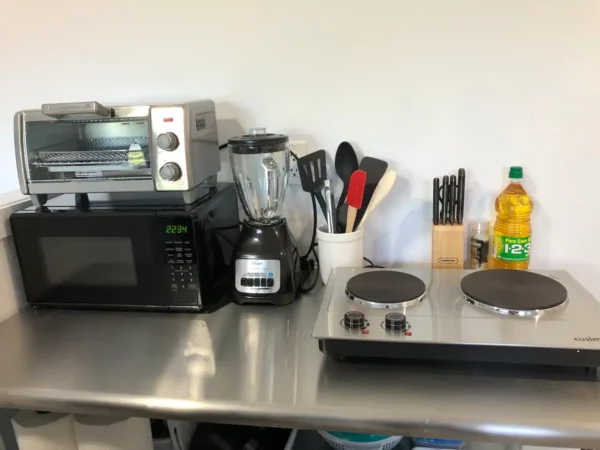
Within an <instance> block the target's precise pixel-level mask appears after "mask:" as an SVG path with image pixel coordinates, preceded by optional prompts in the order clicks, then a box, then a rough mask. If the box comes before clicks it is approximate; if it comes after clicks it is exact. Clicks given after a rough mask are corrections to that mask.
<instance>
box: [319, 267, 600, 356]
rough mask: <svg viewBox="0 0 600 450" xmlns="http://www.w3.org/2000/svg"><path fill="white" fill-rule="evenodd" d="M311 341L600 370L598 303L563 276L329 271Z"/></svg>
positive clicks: (367, 350)
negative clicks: (313, 338) (599, 367)
mask: <svg viewBox="0 0 600 450" xmlns="http://www.w3.org/2000/svg"><path fill="white" fill-rule="evenodd" d="M313 337H315V338H316V339H318V341H319V346H320V348H321V351H323V352H324V353H326V354H330V355H334V356H338V357H379V358H403V359H429V360H449V361H483V362H506V363H525V364H549V365H563V366H583V367H597V366H600V304H599V303H598V302H597V301H596V300H595V299H594V298H593V297H592V296H591V295H590V294H589V293H588V292H587V291H586V290H585V289H584V288H583V287H582V286H581V285H580V284H579V283H578V282H577V281H575V280H574V279H573V278H572V277H571V276H570V275H569V274H568V273H567V272H565V271H540V272H530V271H516V270H487V271H479V272H472V271H466V270H465V271H461V270H422V271H413V270H408V271H400V270H386V269H383V270H379V269H350V268H342V269H335V270H334V271H333V273H332V274H331V276H330V278H329V282H328V285H327V287H326V290H325V294H324V298H323V303H322V305H321V310H320V311H319V315H318V317H317V321H316V323H315V328H314V331H313Z"/></svg>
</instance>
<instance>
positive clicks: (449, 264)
mask: <svg viewBox="0 0 600 450" xmlns="http://www.w3.org/2000/svg"><path fill="white" fill-rule="evenodd" d="M431 239H432V243H431V266H432V267H433V268H434V269H463V268H464V264H465V229H464V227H463V226H462V225H434V226H433V232H432V237H431Z"/></svg>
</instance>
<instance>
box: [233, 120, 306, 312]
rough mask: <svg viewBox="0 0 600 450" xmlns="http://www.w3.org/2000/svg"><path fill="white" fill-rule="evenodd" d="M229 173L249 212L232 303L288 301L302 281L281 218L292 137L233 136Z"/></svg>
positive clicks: (240, 241)
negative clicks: (231, 174)
mask: <svg viewBox="0 0 600 450" xmlns="http://www.w3.org/2000/svg"><path fill="white" fill-rule="evenodd" d="M229 152H230V153H229V155H230V160H231V171H232V173H233V180H234V184H235V189H236V191H237V194H238V197H239V199H240V201H241V203H242V206H243V208H244V211H245V212H246V215H247V216H248V217H247V219H246V220H244V222H243V223H242V228H241V232H240V236H239V239H238V241H237V244H236V248H235V253H234V259H235V288H234V301H235V302H236V303H239V304H244V303H264V304H271V305H286V304H288V303H291V302H292V301H293V300H294V299H295V298H296V294H297V293H298V290H299V287H300V284H301V280H300V278H301V269H300V255H299V254H298V248H297V247H296V243H295V240H294V237H293V236H292V233H291V232H290V230H289V228H288V225H287V222H286V220H285V218H284V217H283V200H284V198H285V190H286V188H287V184H288V171H289V167H290V147H289V138H288V137H287V136H285V135H283V134H271V133H266V130H265V129H264V128H253V129H251V130H250V132H249V133H248V134H247V135H243V136H238V137H234V138H232V139H229Z"/></svg>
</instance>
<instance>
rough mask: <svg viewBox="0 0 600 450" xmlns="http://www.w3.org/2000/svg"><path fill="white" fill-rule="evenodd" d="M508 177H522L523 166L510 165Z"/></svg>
mask: <svg viewBox="0 0 600 450" xmlns="http://www.w3.org/2000/svg"><path fill="white" fill-rule="evenodd" d="M508 178H517V179H520V178H523V168H522V167H521V166H511V168H510V171H509V172H508Z"/></svg>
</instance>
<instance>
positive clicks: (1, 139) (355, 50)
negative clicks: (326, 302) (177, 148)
mask: <svg viewBox="0 0 600 450" xmlns="http://www.w3.org/2000/svg"><path fill="white" fill-rule="evenodd" d="M2 9H3V18H4V20H3V25H2V27H0V45H1V49H0V50H1V52H0V58H1V60H0V61H1V62H0V89H1V96H0V99H1V101H0V163H2V168H3V172H2V174H3V176H2V179H1V180H0V190H9V189H14V188H15V187H16V186H17V178H16V172H15V169H14V155H13V138H12V116H13V114H14V112H15V111H17V110H19V109H24V108H38V107H39V105H40V104H41V103H45V102H64V101H82V100H98V101H100V102H102V103H105V104H109V105H110V104H127V103H130V104H131V103H133V104H136V103H150V102H161V101H181V100H190V99H198V98H212V99H214V100H215V101H216V102H217V116H218V118H219V119H220V120H221V129H220V132H221V139H222V141H223V142H224V141H225V140H226V138H228V137H230V136H228V135H227V134H228V133H231V132H233V131H234V130H236V127H241V128H244V129H245V128H248V127H251V126H267V127H268V129H269V130H271V131H273V132H280V133H286V134H289V135H290V136H291V137H292V138H295V139H306V140H308V142H309V148H310V149H311V150H316V149H319V148H325V149H326V150H328V152H329V153H330V155H333V154H334V152H335V149H336V148H337V145H338V144H339V142H340V141H342V140H348V141H350V142H351V143H352V144H353V145H355V148H357V149H358V150H359V152H360V153H361V154H362V155H367V154H368V155H371V156H376V157H380V158H384V159H386V160H388V161H389V163H390V166H391V167H392V168H394V169H395V170H397V172H398V176H399V178H398V181H397V183H396V186H395V188H394V190H393V191H392V193H391V194H390V197H389V198H388V199H387V200H386V201H385V203H384V204H382V206H381V207H380V209H379V211H378V212H377V213H376V214H375V215H374V216H373V217H372V219H371V220H370V222H369V223H368V225H367V228H366V237H365V240H366V244H365V255H366V256H370V257H372V258H373V259H374V260H376V261H378V262H380V263H383V264H392V263H394V264H397V263H403V262H421V261H426V260H428V258H429V254H430V251H431V240H430V233H431V227H430V225H431V221H430V216H431V214H430V211H431V179H432V178H433V177H434V176H442V175H444V174H449V173H452V172H456V170H457V169H458V168H459V167H465V168H466V170H467V176H468V195H467V201H468V205H467V217H468V218H478V217H485V218H491V217H492V204H493V199H494V198H495V196H496V195H497V193H498V192H499V191H500V190H501V189H502V188H503V187H504V185H505V184H506V182H507V179H506V174H507V171H508V166H510V165H523V166H524V169H525V175H526V187H527V189H528V190H529V192H530V193H531V195H532V196H533V198H534V200H535V205H536V206H535V213H534V218H533V225H534V234H533V257H532V262H533V263H532V265H533V266H534V267H544V268H546V267H552V268H566V269H568V270H570V271H571V272H572V273H573V274H574V275H575V276H576V277H577V278H578V279H579V280H580V281H582V282H583V283H584V284H585V285H586V287H587V288H588V289H590V290H591V291H593V292H594V293H595V295H596V296H597V297H599V298H600V285H598V284H597V282H596V281H597V280H596V278H597V277H598V275H600V270H599V269H600V262H599V261H598V256H599V254H600V243H599V238H598V235H597V230H598V228H599V225H600V212H599V208H598V196H599V194H598V186H599V185H600V179H598V177H597V174H598V172H599V170H600V153H599V150H598V147H599V145H600V25H599V24H600V2H598V1H596V0H505V1H502V2H498V1H492V0H453V1H450V0H447V1H441V0H414V1H402V0H370V1H367V2H364V1H354V0H327V1H323V0H303V1H293V2H292V1H288V0H254V1H243V0H218V1H215V0H211V1H208V0H195V1H191V0H190V1H187V0H171V1H157V0H118V1H117V0H102V1H94V2H89V1H87V2H85V1H81V0H56V1H52V2H42V1H39V0H20V1H18V2H17V1H12V2H4V4H3V7H2ZM232 124H233V125H232ZM234 125H235V126H234ZM223 156H224V159H225V156H226V155H223ZM332 167H333V166H331V169H332ZM228 171H229V168H228V166H224V168H223V171H222V178H223V179H227V178H230V174H229V173H228ZM308 205H309V202H308V201H307V196H306V195H305V194H304V193H302V192H301V191H300V190H299V188H298V187H292V188H290V195H289V196H288V200H287V208H288V210H289V217H290V219H291V222H292V224H293V226H294V230H295V232H296V234H297V235H299V236H301V237H302V239H303V240H305V239H306V237H307V234H308V231H309V228H310V223H309V222H310V220H309V218H310V209H307V208H308Z"/></svg>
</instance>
